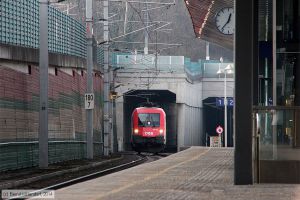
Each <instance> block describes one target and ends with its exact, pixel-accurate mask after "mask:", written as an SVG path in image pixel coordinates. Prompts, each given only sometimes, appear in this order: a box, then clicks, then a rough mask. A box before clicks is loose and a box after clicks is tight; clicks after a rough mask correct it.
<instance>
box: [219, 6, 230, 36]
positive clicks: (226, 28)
mask: <svg viewBox="0 0 300 200" xmlns="http://www.w3.org/2000/svg"><path fill="white" fill-rule="evenodd" d="M216 26H217V29H218V30H219V31H220V32H221V33H223V34H225V35H232V34H233V32H234V11H233V8H229V7H228V8H222V9H221V10H220V11H219V12H218V13H217V15H216Z"/></svg>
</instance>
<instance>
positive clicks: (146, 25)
mask: <svg viewBox="0 0 300 200" xmlns="http://www.w3.org/2000/svg"><path fill="white" fill-rule="evenodd" d="M144 20H145V22H144V23H145V27H147V28H145V47H144V54H145V55H148V43H149V41H148V40H149V34H148V33H149V32H148V24H149V13H148V2H147V0H146V5H145V19H144Z"/></svg>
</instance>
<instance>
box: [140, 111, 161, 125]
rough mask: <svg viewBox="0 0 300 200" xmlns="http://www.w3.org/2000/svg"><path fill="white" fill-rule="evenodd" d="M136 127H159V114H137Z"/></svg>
mask: <svg viewBox="0 0 300 200" xmlns="http://www.w3.org/2000/svg"><path fill="white" fill-rule="evenodd" d="M138 125H139V126H141V127H159V126H160V115H159V113H141V114H138Z"/></svg>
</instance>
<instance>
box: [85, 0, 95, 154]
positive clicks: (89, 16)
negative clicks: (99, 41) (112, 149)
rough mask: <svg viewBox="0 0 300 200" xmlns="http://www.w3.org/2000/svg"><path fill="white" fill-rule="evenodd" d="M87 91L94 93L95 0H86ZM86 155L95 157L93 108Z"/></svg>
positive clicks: (88, 113)
mask: <svg viewBox="0 0 300 200" xmlns="http://www.w3.org/2000/svg"><path fill="white" fill-rule="evenodd" d="M86 31H87V33H86V36H87V93H93V73H92V71H93V0H86ZM86 133H87V139H86V140H87V142H86V143H87V147H86V153H87V155H86V157H87V158H88V159H93V157H94V145H93V109H87V110H86Z"/></svg>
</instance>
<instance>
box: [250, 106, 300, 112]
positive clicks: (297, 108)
mask: <svg viewBox="0 0 300 200" xmlns="http://www.w3.org/2000/svg"><path fill="white" fill-rule="evenodd" d="M252 109H253V111H264V110H265V111H271V110H300V106H253V107H252Z"/></svg>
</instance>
